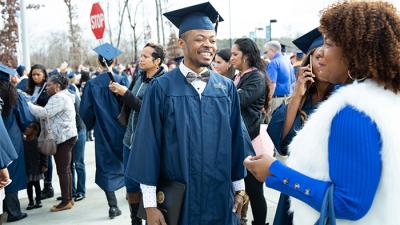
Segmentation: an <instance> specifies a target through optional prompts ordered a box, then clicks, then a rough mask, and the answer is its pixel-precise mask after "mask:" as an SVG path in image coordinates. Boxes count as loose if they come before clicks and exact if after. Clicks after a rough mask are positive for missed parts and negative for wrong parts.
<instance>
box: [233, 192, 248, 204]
mask: <svg viewBox="0 0 400 225" xmlns="http://www.w3.org/2000/svg"><path fill="white" fill-rule="evenodd" d="M235 195H239V196H241V197H242V198H243V205H244V204H247V203H248V202H249V200H250V199H249V196H248V195H247V193H246V191H245V190H240V191H237V192H235Z"/></svg>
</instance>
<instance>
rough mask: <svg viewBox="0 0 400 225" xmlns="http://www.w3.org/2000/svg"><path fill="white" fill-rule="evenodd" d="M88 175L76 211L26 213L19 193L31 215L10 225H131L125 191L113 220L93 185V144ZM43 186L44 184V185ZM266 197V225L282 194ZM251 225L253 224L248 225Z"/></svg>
mask: <svg viewBox="0 0 400 225" xmlns="http://www.w3.org/2000/svg"><path fill="white" fill-rule="evenodd" d="M85 162H86V173H87V174H86V176H87V182H86V187H87V194H86V198H85V199H84V200H82V201H79V202H75V206H74V208H72V209H71V210H66V211H62V212H56V213H52V212H49V209H50V208H51V207H52V206H53V205H55V204H56V203H57V201H56V198H52V199H46V200H43V202H42V203H43V207H42V208H40V209H34V210H29V211H27V210H25V208H26V207H27V205H28V199H27V195H26V191H25V190H23V191H20V192H19V196H20V202H21V209H22V210H23V211H24V212H26V213H28V217H27V218H26V219H23V220H21V221H18V222H13V223H7V224H10V225H11V224H12V225H129V224H130V217H129V216H130V215H129V206H128V203H127V201H126V200H125V188H122V189H120V190H118V191H117V192H116V194H117V198H118V205H119V207H120V209H121V210H122V215H121V216H119V217H116V218H115V219H113V220H110V219H109V218H108V205H107V201H106V197H105V194H104V192H103V191H102V190H101V189H100V188H99V187H98V186H97V185H96V184H95V183H94V178H95V169H96V167H95V156H94V142H86V152H85ZM58 184H59V183H58V177H57V173H56V171H55V170H54V171H53V186H54V188H55V197H57V196H60V195H61V194H60V187H59V186H58ZM42 187H43V185H42ZM264 194H265V196H266V198H267V205H268V218H267V222H270V224H272V223H271V221H272V220H273V216H274V215H275V210H276V205H277V202H278V198H279V193H278V192H276V191H274V190H271V189H269V188H265V192H264ZM248 213H249V221H251V218H252V216H251V210H250V208H249V212H248ZM249 224H250V222H249Z"/></svg>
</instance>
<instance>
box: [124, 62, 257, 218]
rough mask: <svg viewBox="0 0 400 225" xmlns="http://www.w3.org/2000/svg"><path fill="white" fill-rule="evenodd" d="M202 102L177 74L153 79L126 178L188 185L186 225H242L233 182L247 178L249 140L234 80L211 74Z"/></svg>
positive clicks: (173, 71)
mask: <svg viewBox="0 0 400 225" xmlns="http://www.w3.org/2000/svg"><path fill="white" fill-rule="evenodd" d="M201 96H202V97H201V99H200V96H199V94H198V92H197V91H196V90H195V89H194V88H193V86H192V85H191V84H189V83H188V82H187V81H186V79H185V77H184V76H183V74H182V73H181V72H180V70H179V68H177V69H175V70H172V71H171V72H168V73H166V74H165V75H163V76H161V77H158V78H156V79H154V80H153V81H152V82H151V84H150V86H149V87H148V89H147V92H146V94H145V96H144V100H143V104H142V107H141V111H140V114H139V121H138V124H137V127H136V130H137V131H136V134H135V138H134V142H133V147H132V149H134V151H132V152H131V155H130V158H129V161H128V166H127V170H126V173H127V176H129V177H130V178H132V179H134V180H136V181H137V182H139V183H141V184H145V185H152V186H157V184H158V182H159V181H160V180H172V181H178V182H181V183H184V184H185V185H186V193H185V199H184V203H183V207H182V211H181V217H180V223H179V224H182V225H186V224H191V225H205V224H213V225H231V224H239V218H238V217H237V215H236V214H234V213H232V207H233V203H234V193H233V187H232V182H233V181H237V180H240V179H243V178H244V177H245V175H246V172H245V168H244V166H243V160H244V158H245V156H247V155H248V154H249V153H250V151H253V149H252V147H251V141H250V137H249V135H248V133H247V130H246V128H245V125H244V123H243V120H242V118H241V116H240V105H239V98H238V95H237V92H236V88H235V86H234V85H233V82H232V81H231V80H228V79H227V78H224V77H222V76H220V75H218V74H217V73H215V72H212V71H211V76H210V79H209V81H208V83H207V86H206V88H205V90H204V92H203V93H202V95H201Z"/></svg>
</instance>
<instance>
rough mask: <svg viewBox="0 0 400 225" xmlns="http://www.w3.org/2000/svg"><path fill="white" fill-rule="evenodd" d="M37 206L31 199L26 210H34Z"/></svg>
mask: <svg viewBox="0 0 400 225" xmlns="http://www.w3.org/2000/svg"><path fill="white" fill-rule="evenodd" d="M34 208H35V203H33V201H29V203H28V207H26V210H32V209H34Z"/></svg>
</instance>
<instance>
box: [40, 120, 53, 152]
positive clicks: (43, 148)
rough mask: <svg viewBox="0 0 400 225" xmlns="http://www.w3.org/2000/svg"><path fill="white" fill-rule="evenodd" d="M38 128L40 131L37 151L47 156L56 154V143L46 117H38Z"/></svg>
mask: <svg viewBox="0 0 400 225" xmlns="http://www.w3.org/2000/svg"><path fill="white" fill-rule="evenodd" d="M40 128H41V131H40V135H39V137H38V148H39V152H40V153H42V154H44V155H47V156H49V155H54V154H56V152H57V144H56V141H55V138H54V136H53V133H52V132H51V128H50V125H49V119H48V118H47V117H46V118H42V119H40Z"/></svg>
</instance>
